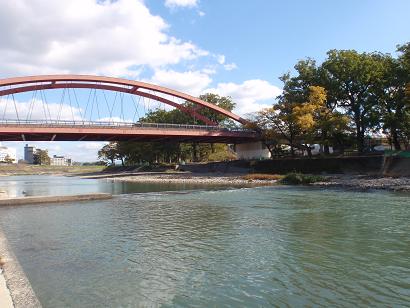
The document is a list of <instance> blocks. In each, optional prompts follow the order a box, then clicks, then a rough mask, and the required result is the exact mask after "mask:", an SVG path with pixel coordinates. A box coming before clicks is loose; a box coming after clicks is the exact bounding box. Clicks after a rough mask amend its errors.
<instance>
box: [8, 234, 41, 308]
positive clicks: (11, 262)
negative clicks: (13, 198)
mask: <svg viewBox="0 0 410 308" xmlns="http://www.w3.org/2000/svg"><path fill="white" fill-rule="evenodd" d="M0 307H2V308H3V307H5V308H9V307H10V308H11V307H14V308H40V307H41V304H40V302H39V301H38V299H37V297H36V295H35V293H34V291H33V289H32V288H31V284H30V282H29V280H28V279H27V277H26V275H25V273H24V271H23V269H22V268H21V266H20V264H19V262H18V260H17V258H16V256H15V255H14V253H13V251H12V250H11V249H10V246H9V244H8V242H7V239H6V236H5V235H4V233H3V230H2V229H1V227H0Z"/></svg>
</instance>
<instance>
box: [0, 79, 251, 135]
mask: <svg viewBox="0 0 410 308" xmlns="http://www.w3.org/2000/svg"><path fill="white" fill-rule="evenodd" d="M153 105H154V106H153ZM172 108H176V109H179V110H180V111H182V112H183V113H184V114H186V115H189V116H190V117H192V118H193V123H196V124H195V125H185V124H173V123H148V122H147V121H144V116H146V115H147V114H149V111H151V112H152V111H154V110H157V111H158V110H167V111H169V110H170V109H172ZM202 111H208V112H202ZM209 111H212V112H211V113H210V112H209ZM205 114H209V115H211V114H217V115H223V116H225V117H226V118H229V119H231V120H232V121H233V122H236V123H237V124H246V123H247V121H246V120H245V119H243V118H241V117H240V116H238V115H236V114H234V113H232V112H230V111H228V110H225V109H223V108H221V107H219V106H216V105H214V104H211V103H209V102H206V101H204V100H201V99H199V98H196V97H193V96H190V95H187V94H185V93H181V92H178V91H175V90H172V89H169V88H165V87H161V86H157V85H153V84H149V83H145V82H139V81H131V80H126V79H120V78H111V77H100V76H85V75H45V76H30V77H17V78H6V79H0V141H122V140H128V141H160V142H167V141H175V142H206V143H216V142H221V143H246V142H252V141H255V140H257V139H258V134H257V133H256V132H255V131H252V130H249V129H245V128H227V127H221V126H218V125H217V123H216V122H215V121H214V120H213V119H212V116H210V117H207V116H206V115H205ZM140 119H142V120H141V121H140ZM238 127H239V126H238Z"/></svg>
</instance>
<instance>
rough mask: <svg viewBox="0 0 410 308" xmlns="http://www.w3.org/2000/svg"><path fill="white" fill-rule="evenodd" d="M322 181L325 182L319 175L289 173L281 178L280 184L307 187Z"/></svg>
mask: <svg viewBox="0 0 410 308" xmlns="http://www.w3.org/2000/svg"><path fill="white" fill-rule="evenodd" d="M324 181H326V178H325V177H323V176H320V175H313V174H302V173H296V172H291V173H288V174H286V175H285V176H284V177H283V178H282V180H281V183H282V184H286V185H307V184H312V183H316V182H324Z"/></svg>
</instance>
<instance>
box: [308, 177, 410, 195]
mask: <svg viewBox="0 0 410 308" xmlns="http://www.w3.org/2000/svg"><path fill="white" fill-rule="evenodd" d="M324 178H325V180H324V181H321V182H316V183H313V184H312V185H313V186H316V187H322V188H326V187H338V188H343V189H352V190H360V191H366V190H373V189H376V190H388V191H403V192H410V177H386V176H369V175H332V176H325V177H324Z"/></svg>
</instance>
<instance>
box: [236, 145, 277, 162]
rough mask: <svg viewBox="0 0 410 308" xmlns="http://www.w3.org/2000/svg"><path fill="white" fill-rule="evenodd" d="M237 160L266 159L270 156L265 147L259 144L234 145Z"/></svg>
mask: <svg viewBox="0 0 410 308" xmlns="http://www.w3.org/2000/svg"><path fill="white" fill-rule="evenodd" d="M235 152H236V155H237V157H238V159H268V158H271V154H270V152H269V150H268V149H267V148H266V146H265V145H264V144H263V143H262V142H260V141H257V142H249V143H240V144H236V145H235Z"/></svg>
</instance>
